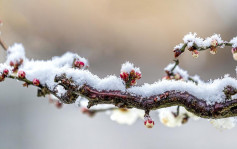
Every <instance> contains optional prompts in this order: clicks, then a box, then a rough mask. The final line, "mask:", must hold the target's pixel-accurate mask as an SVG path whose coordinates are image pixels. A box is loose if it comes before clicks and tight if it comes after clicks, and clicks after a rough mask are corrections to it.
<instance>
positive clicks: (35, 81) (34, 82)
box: [32, 79, 40, 86]
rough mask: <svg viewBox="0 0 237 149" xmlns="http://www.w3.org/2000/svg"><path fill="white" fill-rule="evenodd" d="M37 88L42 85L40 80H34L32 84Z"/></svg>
mask: <svg viewBox="0 0 237 149" xmlns="http://www.w3.org/2000/svg"><path fill="white" fill-rule="evenodd" d="M32 83H33V84H34V85H35V86H39V85H40V81H39V80H38V79H34V80H33V82H32Z"/></svg>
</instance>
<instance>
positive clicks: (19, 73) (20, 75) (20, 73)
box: [18, 70, 26, 79]
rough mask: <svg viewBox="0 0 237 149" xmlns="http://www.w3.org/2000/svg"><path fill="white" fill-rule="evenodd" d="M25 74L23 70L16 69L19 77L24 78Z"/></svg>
mask: <svg viewBox="0 0 237 149" xmlns="http://www.w3.org/2000/svg"><path fill="white" fill-rule="evenodd" d="M25 76H26V73H25V72H24V71H22V70H21V71H18V77H19V78H20V79H24V78H25Z"/></svg>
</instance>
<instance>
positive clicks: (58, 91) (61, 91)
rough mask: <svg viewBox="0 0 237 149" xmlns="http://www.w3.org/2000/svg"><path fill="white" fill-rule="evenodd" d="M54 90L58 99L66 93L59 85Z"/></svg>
mask: <svg viewBox="0 0 237 149" xmlns="http://www.w3.org/2000/svg"><path fill="white" fill-rule="evenodd" d="M56 90H57V95H58V96H59V97H60V96H62V95H64V94H65V93H66V92H67V90H65V89H64V87H63V86H61V85H57V86H56Z"/></svg>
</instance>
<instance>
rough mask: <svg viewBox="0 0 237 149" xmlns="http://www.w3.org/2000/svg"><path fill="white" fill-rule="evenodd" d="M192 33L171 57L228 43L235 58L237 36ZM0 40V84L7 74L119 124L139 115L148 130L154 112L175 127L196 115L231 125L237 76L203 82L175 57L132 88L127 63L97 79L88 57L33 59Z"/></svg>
mask: <svg viewBox="0 0 237 149" xmlns="http://www.w3.org/2000/svg"><path fill="white" fill-rule="evenodd" d="M196 36H197V34H196V33H194V34H192V33H189V34H187V35H186V36H184V38H183V40H184V43H181V44H179V45H178V46H175V48H174V53H175V57H176V58H177V57H178V56H179V55H180V54H182V53H183V52H184V51H185V49H186V48H187V49H188V50H189V51H191V52H192V55H193V57H195V58H196V57H198V53H199V52H200V51H203V50H207V49H210V52H211V54H215V53H216V52H217V47H221V48H224V46H232V53H233V57H234V59H236V58H237V56H236V54H237V37H235V38H233V39H232V40H231V41H230V42H226V41H223V40H222V39H221V37H220V35H217V34H214V35H213V36H211V37H207V38H206V39H202V38H200V37H196ZM0 44H1V45H2V47H3V49H5V50H6V51H7V57H6V62H5V63H3V64H0V82H1V81H4V79H5V78H9V79H16V80H20V81H22V82H24V84H23V86H26V87H27V86H29V85H33V86H36V87H38V94H37V95H38V96H46V95H49V97H50V99H49V101H50V102H51V103H54V104H55V105H56V106H57V107H58V108H61V107H62V105H63V104H76V105H77V106H79V107H81V109H82V112H83V113H85V114H88V115H90V116H93V115H94V114H96V113H98V112H105V111H109V113H110V116H111V119H112V120H114V121H117V122H119V123H121V124H132V123H134V122H135V121H136V119H137V118H140V117H141V115H143V118H144V125H145V126H146V127H148V128H152V127H153V126H154V120H153V119H152V118H151V117H150V114H149V113H150V111H156V112H158V113H159V117H160V121H161V122H162V123H163V124H164V125H167V126H169V127H174V126H181V125H182V124H184V123H186V122H187V121H188V119H189V118H194V119H197V117H201V118H206V119H211V120H210V121H211V123H213V125H214V126H216V127H220V128H232V126H234V125H235V118H234V117H235V116H236V115H237V80H236V79H235V78H232V77H230V76H228V75H226V76H224V77H223V78H221V79H216V80H213V81H209V82H203V81H202V80H200V77H199V76H197V75H195V76H190V75H189V74H188V73H187V71H185V70H182V69H181V68H180V67H179V66H178V65H179V61H178V60H177V59H176V60H175V62H174V63H171V64H169V65H168V66H167V67H166V68H165V73H166V76H165V77H163V79H160V80H158V81H157V82H155V83H153V84H147V83H145V84H144V85H142V86H136V82H137V81H138V80H139V79H141V77H142V75H141V71H140V69H139V68H138V67H135V66H134V64H132V63H130V62H126V63H124V64H122V68H121V73H120V77H117V76H115V75H108V76H107V77H105V78H99V77H98V76H97V75H95V74H93V73H91V72H90V71H89V70H88V68H89V63H88V61H87V60H86V59H85V58H83V57H80V56H79V55H77V54H75V53H71V52H67V53H65V54H64V55H62V56H55V57H53V58H52V59H50V60H47V61H42V60H33V59H28V58H27V57H25V50H24V47H23V45H22V44H14V45H13V46H11V47H9V48H7V46H6V44H4V42H3V41H2V40H0ZM215 119H218V120H215ZM220 123H221V124H220Z"/></svg>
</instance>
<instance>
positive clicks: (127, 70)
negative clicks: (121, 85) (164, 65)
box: [120, 62, 142, 88]
mask: <svg viewBox="0 0 237 149" xmlns="http://www.w3.org/2000/svg"><path fill="white" fill-rule="evenodd" d="M120 77H121V79H122V80H123V81H124V82H125V84H126V87H127V88H128V87H130V86H133V85H136V84H137V80H139V79H141V77H142V75H141V71H140V69H139V68H137V67H134V65H133V64H132V63H130V62H126V63H124V64H123V65H122V68H121V73H120Z"/></svg>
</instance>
